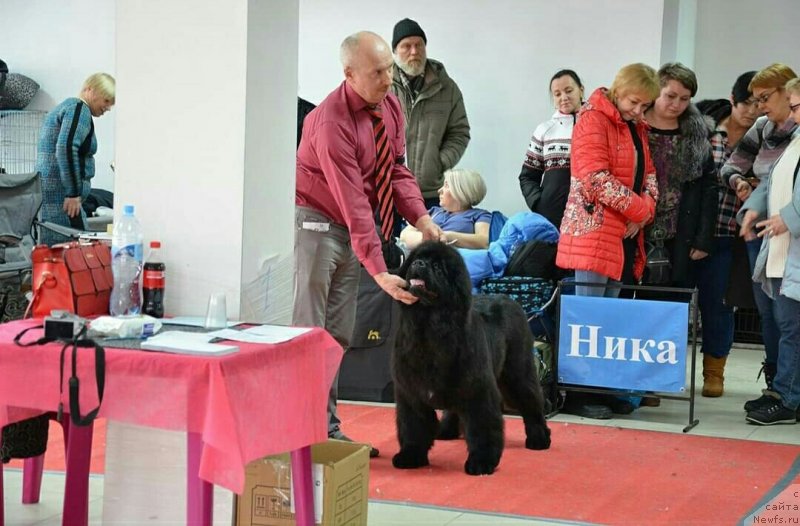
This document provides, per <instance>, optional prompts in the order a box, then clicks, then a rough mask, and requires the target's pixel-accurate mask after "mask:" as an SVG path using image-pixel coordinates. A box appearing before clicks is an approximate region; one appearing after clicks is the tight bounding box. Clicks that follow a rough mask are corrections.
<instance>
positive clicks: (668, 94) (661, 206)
mask: <svg viewBox="0 0 800 526" xmlns="http://www.w3.org/2000/svg"><path fill="white" fill-rule="evenodd" d="M658 76H659V81H660V84H661V93H660V95H659V97H658V98H657V99H656V101H655V102H654V103H653V106H652V107H651V108H650V109H649V110H647V112H646V113H645V118H646V119H647V122H648V124H650V130H649V137H648V142H649V144H650V151H651V153H652V156H653V163H654V164H655V167H656V178H657V179H658V187H659V195H660V199H659V200H658V204H657V205H656V214H655V219H654V220H653V224H651V225H649V226H648V227H647V228H646V229H645V241H646V244H647V246H648V248H649V247H652V246H654V245H658V244H663V246H664V247H666V249H667V251H668V253H669V261H670V263H671V269H670V270H669V272H667V273H663V274H664V275H663V276H657V275H656V274H657V272H655V271H654V269H647V270H646V271H645V274H644V278H643V282H644V284H651V285H662V286H665V285H666V286H676V287H688V288H692V287H694V286H695V284H696V283H695V282H696V277H695V273H696V270H697V269H696V268H695V267H696V265H695V262H697V261H701V260H703V259H704V258H706V257H708V255H709V254H710V253H711V252H712V250H713V247H714V227H715V224H716V219H717V209H718V188H719V185H718V182H717V178H716V171H715V167H714V159H713V156H712V153H711V145H710V143H709V141H708V127H707V125H706V123H705V121H704V119H703V117H702V115H701V114H700V112H699V111H698V110H697V108H696V107H695V106H694V105H693V104H691V102H690V101H691V98H692V97H693V96H694V95H695V94H696V93H697V78H696V77H695V74H694V72H693V71H692V70H690V69H689V68H687V67H686V66H684V65H683V64H680V63H678V62H672V63H668V64H665V65H664V66H662V67H661V69H660V70H659V71H658ZM659 278H660V279H659ZM645 296H648V295H645ZM649 296H652V295H649ZM682 299H685V298H682ZM720 361H722V363H718V362H720ZM723 367H724V358H715V357H713V356H711V355H704V359H703V374H704V377H705V376H706V373H709V374H710V373H711V372H712V371H716V370H719V371H720V374H721V370H722V368H723Z"/></svg>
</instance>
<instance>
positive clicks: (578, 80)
mask: <svg viewBox="0 0 800 526" xmlns="http://www.w3.org/2000/svg"><path fill="white" fill-rule="evenodd" d="M566 75H569V76H570V77H572V80H574V81H575V84H577V85H578V87H579V88H582V87H583V83H582V82H581V78H580V77H579V76H578V74H577V73H575V72H574V71H573V70H571V69H559V70H558V71H556V73H555V75H553V76H552V77H550V84H548V87H549V86H552V85H553V81H554V80H556V79H560V78H561V77H564V76H566Z"/></svg>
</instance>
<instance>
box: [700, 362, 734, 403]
mask: <svg viewBox="0 0 800 526" xmlns="http://www.w3.org/2000/svg"><path fill="white" fill-rule="evenodd" d="M727 360H728V357H727V356H725V357H723V358H714V357H713V356H711V355H710V354H704V355H703V396H708V397H711V398H715V397H717V396H722V393H723V391H724V389H723V382H724V381H725V377H724V376H723V374H722V373H723V372H724V371H725V362H726V361H727Z"/></svg>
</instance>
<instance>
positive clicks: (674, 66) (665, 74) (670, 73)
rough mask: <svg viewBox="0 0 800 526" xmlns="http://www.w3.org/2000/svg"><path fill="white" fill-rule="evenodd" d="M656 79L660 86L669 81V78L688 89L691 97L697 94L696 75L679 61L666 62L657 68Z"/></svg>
mask: <svg viewBox="0 0 800 526" xmlns="http://www.w3.org/2000/svg"><path fill="white" fill-rule="evenodd" d="M658 79H659V83H660V84H661V87H662V88H663V87H664V86H666V85H667V83H669V81H670V80H675V81H678V82H680V83H681V84H682V85H683V87H684V88H686V89H688V90H689V93H691V94H692V97H694V96H695V95H697V76H696V75H695V74H694V71H692V70H691V69H689V68H687V67H686V66H684V65H683V64H681V63H680V62H667V63H666V64H664V65H663V66H661V69H659V70H658Z"/></svg>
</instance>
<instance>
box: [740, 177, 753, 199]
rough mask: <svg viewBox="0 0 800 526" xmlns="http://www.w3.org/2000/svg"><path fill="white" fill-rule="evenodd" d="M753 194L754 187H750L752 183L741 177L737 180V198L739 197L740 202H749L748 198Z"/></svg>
mask: <svg viewBox="0 0 800 526" xmlns="http://www.w3.org/2000/svg"><path fill="white" fill-rule="evenodd" d="M752 193H753V187H752V186H750V183H748V182H747V179H745V178H744V177H740V178H739V179H737V180H736V197H738V198H739V200H740V201H742V202H745V201H747V198H748V197H750V194H752Z"/></svg>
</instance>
